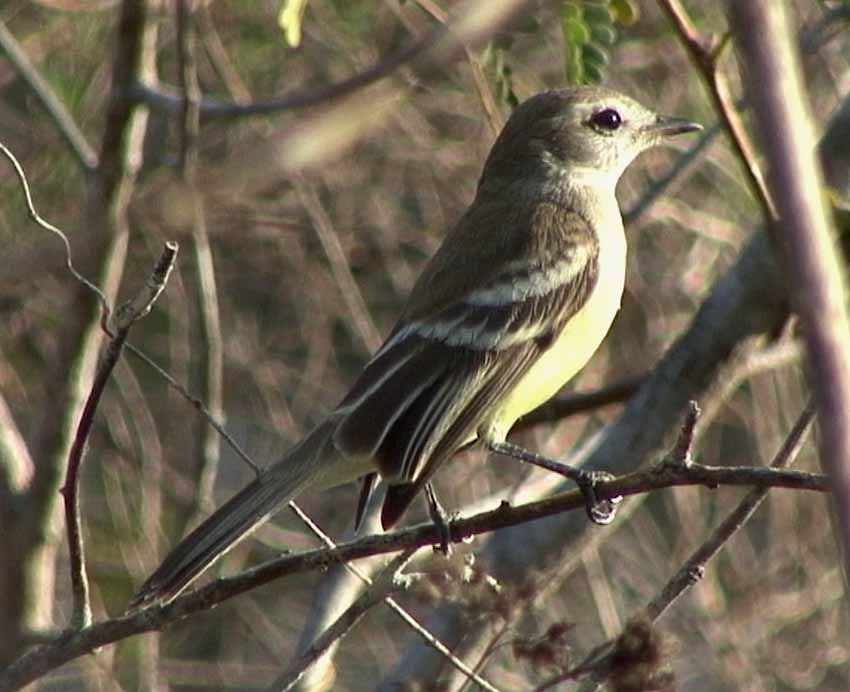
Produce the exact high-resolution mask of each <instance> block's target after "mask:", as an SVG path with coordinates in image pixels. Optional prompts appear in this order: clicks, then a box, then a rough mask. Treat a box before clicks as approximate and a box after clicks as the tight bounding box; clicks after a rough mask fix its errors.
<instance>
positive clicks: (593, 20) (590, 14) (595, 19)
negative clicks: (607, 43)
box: [582, 2, 614, 26]
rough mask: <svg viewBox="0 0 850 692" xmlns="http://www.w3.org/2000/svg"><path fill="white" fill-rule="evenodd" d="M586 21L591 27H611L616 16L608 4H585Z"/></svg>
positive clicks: (584, 14)
mask: <svg viewBox="0 0 850 692" xmlns="http://www.w3.org/2000/svg"><path fill="white" fill-rule="evenodd" d="M582 9H583V16H584V21H585V22H586V23H587V24H589V25H591V26H611V24H613V23H614V15H613V14H612V13H611V8H610V7H609V6H608V3H607V2H585V3H584V5H583V7H582Z"/></svg>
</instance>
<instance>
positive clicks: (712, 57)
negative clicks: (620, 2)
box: [658, 0, 776, 220]
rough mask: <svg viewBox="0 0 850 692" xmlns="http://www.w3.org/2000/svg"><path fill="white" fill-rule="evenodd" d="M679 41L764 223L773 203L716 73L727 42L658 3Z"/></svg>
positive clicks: (669, 2)
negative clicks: (703, 85) (703, 86)
mask: <svg viewBox="0 0 850 692" xmlns="http://www.w3.org/2000/svg"><path fill="white" fill-rule="evenodd" d="M658 4H659V5H661V9H663V10H664V11H665V12H666V13H667V16H668V17H669V18H670V22H671V23H672V24H673V26H674V27H675V28H676V31H677V33H678V34H679V38H680V39H681V40H682V43H683V44H684V45H685V48H687V50H688V53H689V54H690V56H691V59H692V60H693V62H694V65H696V68H697V70H698V71H699V73H700V74H701V75H702V78H703V79H704V80H705V82H706V84H707V85H708V88H709V92H710V93H711V97H712V100H713V101H714V106H715V109H716V110H717V112H718V114H719V115H720V119H721V121H722V122H723V125H724V126H725V128H726V131H727V132H728V133H729V136H730V137H731V139H732V145H733V146H734V147H735V150H736V152H737V154H738V157H739V159H740V161H741V163H742V165H743V166H744V172H745V173H746V175H747V178H748V179H749V182H750V188H751V190H752V193H753V196H754V197H755V198H756V200H757V201H758V202H759V204H760V205H761V207H762V212H763V214H764V218H765V220H770V219H773V218H775V216H776V213H775V211H774V205H773V201H772V200H771V198H770V194H769V192H768V190H767V186H766V185H765V184H764V179H763V177H762V174H761V170H760V169H759V166H758V160H757V158H756V156H755V152H754V150H753V146H752V144H751V143H750V140H749V137H748V136H747V132H746V129H745V128H744V125H743V123H742V122H741V118H740V116H739V115H738V111H737V109H736V108H735V105H734V104H733V103H732V98H731V95H730V93H729V82H728V80H727V79H726V77H725V75H724V74H723V73H722V72H721V71H720V69H719V64H718V63H719V60H720V56H721V53H722V52H723V49H724V48H725V46H726V43H727V38H728V37H723V38H720V39H718V38H717V37H716V36H708V35H703V34H700V33H699V32H698V31H697V29H696V27H695V26H694V24H693V22H692V21H691V18H690V17H689V16H688V13H687V11H686V10H685V8H684V7H683V6H682V4H681V3H680V2H679V0H658Z"/></svg>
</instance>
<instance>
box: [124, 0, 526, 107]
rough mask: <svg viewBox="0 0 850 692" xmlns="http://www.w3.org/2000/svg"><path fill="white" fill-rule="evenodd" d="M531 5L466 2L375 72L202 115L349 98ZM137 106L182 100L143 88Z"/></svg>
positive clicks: (517, 0) (212, 103) (138, 88)
mask: <svg viewBox="0 0 850 692" xmlns="http://www.w3.org/2000/svg"><path fill="white" fill-rule="evenodd" d="M530 4H531V2H530V0H503V1H502V2H499V3H494V2H492V1H491V0H468V2H466V3H464V5H463V6H462V7H461V10H460V11H459V12H458V14H457V15H456V16H455V17H454V19H453V21H452V22H450V23H447V24H438V25H436V26H435V27H434V28H433V29H432V30H431V31H430V32H428V33H427V34H425V35H424V36H423V37H422V38H420V39H419V40H417V41H415V42H414V43H412V44H410V45H409V46H406V47H405V48H402V49H401V50H399V51H398V52H396V53H395V54H393V55H391V56H389V57H388V58H384V59H383V60H381V61H380V62H378V63H376V64H375V65H373V66H372V67H369V68H367V69H365V70H363V71H362V72H360V73H358V74H356V75H353V76H352V77H349V78H348V79H345V80H343V81H341V82H337V83H336V84H328V85H325V86H322V87H318V88H314V89H310V90H307V91H302V92H296V93H294V94H289V95H286V96H282V97H280V98H276V99H270V100H268V101H260V102H255V103H247V104H238V103H225V102H222V101H216V100H213V99H204V100H203V101H202V102H201V104H200V110H201V115H202V116H203V117H206V118H240V117H246V116H252V115H265V114H271V113H280V112H283V111H290V110H298V109H302V108H308V107H310V106H316V105H319V104H322V103H325V102H328V101H333V100H336V99H339V98H342V97H344V96H349V95H351V94H353V93H354V92H357V91H360V90H361V89H363V88H364V87H367V86H369V85H370V84H374V83H375V82H378V81H380V80H382V79H384V78H386V77H389V76H390V75H392V74H394V73H395V72H396V71H397V70H398V69H399V68H400V67H402V66H404V65H407V64H409V63H413V62H418V61H420V60H421V61H422V62H424V63H425V64H440V63H441V62H445V61H446V60H448V57H449V56H451V55H453V54H454V53H455V52H456V51H457V48H458V47H459V46H461V45H463V46H466V45H475V44H476V43H478V42H479V41H481V40H483V39H486V38H487V37H489V36H491V35H492V34H493V33H495V32H496V31H497V30H498V29H499V28H500V27H501V26H503V25H504V24H507V23H508V22H509V21H511V19H512V18H513V17H515V16H516V15H518V14H519V13H520V12H521V11H522V10H523V9H525V8H526V7H527V6H528V5H530ZM133 93H134V96H135V98H136V99H137V100H139V101H141V102H143V103H145V104H146V105H148V106H150V107H151V108H154V109H160V110H167V111H171V112H177V111H179V109H180V108H181V104H182V98H181V97H180V96H179V95H178V94H177V93H175V92H174V91H173V90H168V89H164V88H162V87H155V86H153V85H150V84H145V83H142V82H138V83H136V85H135V86H134V89H133Z"/></svg>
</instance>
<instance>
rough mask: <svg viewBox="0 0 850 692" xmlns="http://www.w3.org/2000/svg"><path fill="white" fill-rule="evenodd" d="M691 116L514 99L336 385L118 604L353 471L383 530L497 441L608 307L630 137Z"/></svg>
mask: <svg viewBox="0 0 850 692" xmlns="http://www.w3.org/2000/svg"><path fill="white" fill-rule="evenodd" d="M699 129H701V126H700V125H698V124H696V123H694V122H691V121H689V120H686V119H682V118H677V117H670V116H663V115H659V114H657V113H656V112H654V111H653V110H651V109H649V108H647V107H645V106H643V105H641V104H640V103H638V102H637V101H635V100H634V99H632V98H630V97H628V96H626V95H624V94H621V93H619V92H617V91H614V90H612V89H609V88H604V87H600V86H580V87H566V88H559V89H551V90H548V91H544V92H542V93H539V94H537V95H534V96H532V97H530V98H529V99H527V100H526V101H524V102H523V103H521V104H520V105H519V106H517V108H516V109H515V110H514V111H513V113H512V114H511V116H510V117H509V119H508V121H507V123H506V124H505V126H504V128H503V129H502V131H501V133H500V134H499V135H498V137H497V138H496V141H495V142H494V144H493V146H492V148H491V150H490V153H489V155H488V156H487V159H486V161H485V163H484V167H483V170H482V173H481V176H480V178H479V181H478V186H477V189H476V193H475V197H474V199H473V201H472V203H471V204H470V206H469V207H468V209H467V210H466V212H465V213H464V214H463V215H462V216H461V218H460V219H459V220H458V221H457V222H456V224H455V225H454V226H453V227H452V228H451V230H450V231H449V232H448V234H447V235H446V237H445V239H444V240H443V242H442V244H441V246H440V247H439V249H438V250H437V251H436V253H435V254H434V255H433V256H432V257H431V259H430V260H429V261H428V262H427V264H426V266H425V267H424V269H423V270H422V273H421V274H420V276H419V278H418V280H417V281H416V283H415V285H414V287H413V288H412V290H411V292H410V296H409V298H408V301H407V303H406V306H405V307H404V309H403V310H402V312H401V316H400V317H399V319H398V321H397V322H396V324H395V326H394V327H393V328H392V330H391V331H390V332H389V335H388V336H387V338H386V340H385V341H384V342H383V345H382V346H380V348H379V349H378V350H377V352H376V353H375V354H374V356H372V358H371V359H370V360H369V361H368V362H367V363H366V365H365V367H364V368H363V370H362V372H361V373H360V375H359V376H358V377H357V378H356V380H355V382H354V384H353V385H352V387H351V389H350V390H349V391H348V393H347V394H346V395H345V396H344V397H343V398H342V400H341V401H340V403H339V404H338V405H337V406H336V407H335V408H334V409H333V410H332V411H331V412H330V413H329V414H328V415H327V416H326V417H325V418H324V420H322V422H320V423H319V424H318V426H316V427H315V428H314V429H313V430H312V432H310V433H308V434H307V435H306V436H305V437H304V438H303V439H302V440H301V441H300V442H298V443H297V444H296V445H294V446H293V447H292V448H291V449H290V450H289V451H288V452H286V453H285V454H284V455H283V457H282V458H281V459H279V460H278V461H276V462H275V463H273V464H272V465H271V466H269V467H268V468H267V469H266V470H264V471H263V472H262V473H261V474H260V475H258V477H257V478H256V479H255V480H253V481H252V482H251V483H250V484H249V485H247V486H246V487H245V488H244V489H242V490H241V491H239V492H238V493H237V494H236V495H235V496H234V497H232V498H231V499H230V500H229V501H228V502H226V503H225V504H224V505H223V506H222V507H220V508H219V509H218V510H217V511H215V512H214V513H213V514H212V515H211V516H209V517H208V518H207V519H206V520H205V521H204V522H202V523H201V524H200V525H199V526H198V527H197V528H195V529H194V530H193V531H192V532H191V533H190V534H189V535H188V536H187V537H186V538H184V539H183V540H182V541H181V542H180V543H179V544H178V545H177V546H176V547H175V548H173V549H172V550H171V552H170V553H169V554H168V555H167V556H166V558H165V560H164V561H163V562H162V564H161V565H160V566H159V567H158V568H157V569H156V570H155V571H154V573H153V574H152V575H151V576H150V577H149V578H148V579H147V581H146V582H145V583H144V584H143V585H142V586H141V588H140V589H139V591H138V593H137V594H136V596H135V597H134V599H133V600H132V602H131V607H141V606H145V605H148V604H151V603H154V602H167V601H170V600H172V599H173V598H174V597H176V596H177V595H178V594H179V593H180V592H181V591H182V590H183V589H185V588H186V587H187V586H188V585H189V584H191V582H192V581H193V580H194V579H195V578H197V577H198V576H199V575H200V574H201V573H202V572H203V571H204V570H206V569H207V568H208V567H209V566H210V565H211V564H212V563H213V562H215V561H216V560H217V559H218V558H219V557H221V556H222V555H223V554H224V553H225V552H226V551H227V550H229V549H230V548H232V547H233V546H234V545H235V544H236V543H237V542H238V541H239V540H241V539H242V538H244V537H245V536H246V535H247V534H248V533H250V532H251V531H252V530H254V529H255V528H257V527H258V526H259V525H260V524H262V523H263V522H264V521H266V520H267V519H268V518H269V517H270V516H271V515H272V514H273V513H274V512H275V511H276V510H277V509H279V508H280V507H282V506H283V505H285V504H286V503H288V502H289V501H290V500H292V499H294V498H295V497H297V496H299V495H301V494H302V493H304V492H305V491H307V490H311V491H318V490H323V489H327V488H330V487H333V486H337V485H342V484H344V483H348V482H351V481H354V480H356V479H361V478H362V479H363V480H364V485H363V488H364V491H363V493H362V495H361V501H360V504H359V507H358V511H357V514H358V523H359V516H360V515H361V514H362V509H363V507H364V506H365V502H364V499H365V498H366V497H368V494H369V492H370V491H371V488H372V484H373V481H374V480H375V478H376V476H380V477H381V479H383V481H385V482H386V483H387V491H386V496H385V499H384V503H383V507H382V511H381V522H382V525H383V527H384V529H387V528H390V527H392V526H393V525H395V524H396V522H398V520H399V519H400V518H401V516H402V515H403V514H404V512H405V511H406V510H407V508H408V507H409V506H410V504H411V503H412V502H413V500H414V498H415V497H416V496H417V495H418V494H419V492H420V490H422V489H423V487H426V486H427V484H429V482H430V480H431V478H432V477H433V475H434V473H435V472H436V471H437V469H438V468H439V467H440V466H441V465H442V464H443V463H444V462H446V461H447V460H448V459H450V458H451V457H452V456H453V455H454V454H455V453H457V452H458V451H459V450H460V449H462V448H464V447H466V446H467V445H470V444H473V443H480V444H482V445H484V446H485V447H487V448H489V449H491V450H495V451H499V449H503V448H504V447H503V445H504V443H505V440H506V437H507V434H508V432H509V431H510V429H511V426H512V425H513V424H514V423H515V421H516V420H517V419H519V418H520V417H521V416H523V415H524V414H526V413H528V412H529V411H531V410H532V409H534V408H536V407H537V406H539V405H540V404H542V403H543V402H545V401H546V400H547V399H549V398H550V397H552V396H553V395H554V394H555V393H556V392H557V391H558V390H559V389H561V388H562V387H563V385H564V384H565V383H567V382H568V381H569V380H570V379H571V378H572V377H573V376H574V375H575V374H576V373H577V372H578V371H579V370H581V368H582V367H583V366H584V365H585V363H587V361H588V360H589V359H590V357H591V356H592V355H593V353H594V352H595V351H596V350H597V348H598V347H599V345H600V344H601V342H602V340H603V339H604V337H605V335H606V334H607V332H608V330H609V328H610V326H611V323H612V322H613V320H614V317H615V316H616V314H617V312H618V310H619V308H620V303H621V300H622V295H623V290H624V283H625V274H626V250H627V247H626V238H625V233H624V229H623V222H622V217H621V214H620V208H619V205H618V203H617V199H616V194H615V191H616V186H617V182H618V180H619V179H620V177H621V175H622V174H623V172H624V171H625V169H626V167H627V166H628V165H629V164H630V163H631V162H632V161H633V160H634V159H635V157H636V156H637V155H638V154H640V153H641V152H642V151H644V150H646V149H649V148H651V147H654V146H656V145H659V144H661V143H663V142H665V141H667V140H668V139H669V138H671V137H674V136H677V135H681V134H684V133H688V132H694V131H696V130H699ZM500 445H502V446H501V447H500Z"/></svg>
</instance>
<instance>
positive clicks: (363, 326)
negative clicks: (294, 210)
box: [292, 175, 381, 354]
mask: <svg viewBox="0 0 850 692" xmlns="http://www.w3.org/2000/svg"><path fill="white" fill-rule="evenodd" d="M292 182H293V185H294V186H295V191H296V193H297V194H298V198H299V200H300V201H301V204H302V206H303V207H304V209H305V210H306V211H307V214H308V215H309V216H310V220H311V221H312V223H313V228H314V229H315V230H316V235H317V236H318V237H319V242H321V244H322V248H323V249H324V251H325V256H326V257H327V258H328V262H330V265H331V271H332V272H333V275H334V278H335V279H336V282H337V285H338V286H339V290H340V293H341V294H342V299H343V300H344V301H345V304H346V305H347V306H348V311H349V313H350V314H351V318H352V320H353V321H354V326H355V327H356V329H357V333H358V334H359V335H360V339H361V340H362V341H363V345H364V346H365V347H366V350H367V351H368V352H369V353H370V354H371V353H374V352H375V351H376V350H377V349H378V347H379V346H380V345H381V335H380V333H379V332H378V329H377V327H375V322H374V320H372V315H371V314H370V313H369V308H368V307H367V306H366V301H365V300H363V295H362V294H361V293H360V287H359V286H358V285H357V282H356V281H355V280H354V276H353V275H352V274H351V267H350V266H349V264H348V259H347V258H346V256H345V252H344V251H343V249H342V245H341V244H340V242H339V236H338V235H337V234H336V231H335V230H334V227H333V224H332V223H331V220H330V218H329V217H328V215H327V212H325V209H324V207H323V206H322V203H321V201H320V200H319V196H318V194H316V189H315V187H314V186H313V184H312V183H309V182H308V181H307V180H305V179H304V178H303V177H302V176H300V175H296V176H295V177H294V178H293V181H292Z"/></svg>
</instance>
